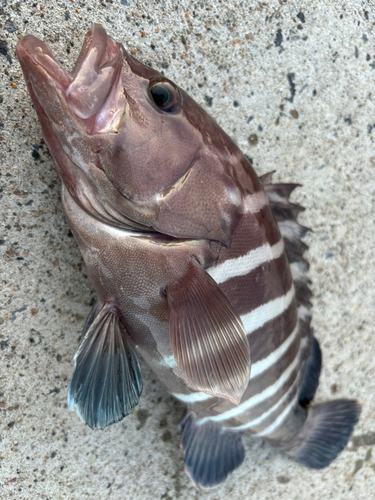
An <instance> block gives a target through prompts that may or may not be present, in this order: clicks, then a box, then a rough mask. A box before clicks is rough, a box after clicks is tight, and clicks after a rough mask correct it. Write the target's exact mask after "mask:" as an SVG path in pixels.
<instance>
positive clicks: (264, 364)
mask: <svg viewBox="0 0 375 500" xmlns="http://www.w3.org/2000/svg"><path fill="white" fill-rule="evenodd" d="M298 333H299V323H298V321H297V325H296V327H295V328H294V330H293V331H292V333H291V334H290V335H289V337H288V338H287V339H286V340H284V342H283V343H282V344H280V345H279V347H278V348H277V349H275V350H274V351H273V352H271V354H269V355H268V356H267V357H266V358H263V359H261V360H260V361H257V362H256V363H254V364H253V365H251V374H250V380H252V379H253V378H255V377H257V376H258V375H260V374H261V373H263V372H265V371H266V370H268V369H269V368H271V366H272V365H274V364H276V363H277V362H278V361H280V359H281V358H282V357H283V356H284V354H285V353H286V352H287V350H288V349H289V347H290V346H291V345H292V344H293V342H294V341H295V339H296V338H297V335H298ZM250 356H251V353H250Z"/></svg>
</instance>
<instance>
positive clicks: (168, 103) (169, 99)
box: [149, 82, 179, 113]
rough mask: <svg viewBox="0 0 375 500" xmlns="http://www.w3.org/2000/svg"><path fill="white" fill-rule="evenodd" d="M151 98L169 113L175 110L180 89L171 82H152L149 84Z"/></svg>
mask: <svg viewBox="0 0 375 500" xmlns="http://www.w3.org/2000/svg"><path fill="white" fill-rule="evenodd" d="M149 92H150V96H151V99H152V100H153V101H154V103H155V104H156V106H157V107H158V108H159V109H160V110H162V111H165V112H167V113H170V112H171V111H174V110H175V109H176V107H177V105H178V102H179V95H178V90H177V89H176V88H175V87H174V86H173V85H172V84H171V83H169V82H152V83H151V84H150V86H149Z"/></svg>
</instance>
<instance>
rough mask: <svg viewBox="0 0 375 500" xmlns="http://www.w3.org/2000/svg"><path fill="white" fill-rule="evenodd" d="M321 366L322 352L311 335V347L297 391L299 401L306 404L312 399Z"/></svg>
mask: <svg viewBox="0 0 375 500" xmlns="http://www.w3.org/2000/svg"><path fill="white" fill-rule="evenodd" d="M321 368H322V353H321V351H320V347H319V343H318V341H317V340H316V338H315V337H311V349H310V354H309V356H308V358H307V359H306V362H305V366H304V370H303V372H302V379H301V387H300V391H299V402H300V404H301V405H302V406H307V405H308V404H309V403H310V401H312V400H313V399H314V396H315V392H316V390H317V388H318V385H319V376H320V370H321Z"/></svg>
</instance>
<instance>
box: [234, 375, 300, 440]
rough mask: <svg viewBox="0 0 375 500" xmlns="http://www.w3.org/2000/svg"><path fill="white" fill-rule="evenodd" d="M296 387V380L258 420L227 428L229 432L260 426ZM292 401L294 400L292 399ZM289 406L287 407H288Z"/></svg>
mask: <svg viewBox="0 0 375 500" xmlns="http://www.w3.org/2000/svg"><path fill="white" fill-rule="evenodd" d="M296 385H297V379H296V380H295V381H294V382H293V384H292V385H291V386H290V388H289V389H288V390H287V391H286V393H285V394H283V396H282V397H281V398H280V399H279V401H278V402H277V403H276V404H275V405H274V406H272V407H271V408H270V409H269V410H267V411H265V412H264V413H263V414H262V415H260V416H259V417H258V418H255V419H254V420H250V422H246V424H243V425H239V426H238V427H228V429H229V428H230V429H231V430H234V431H243V430H245V429H248V428H249V427H255V426H257V425H260V424H261V423H262V422H263V421H264V420H266V419H267V418H268V417H269V416H270V415H271V414H272V413H273V412H274V411H276V410H277V409H278V408H280V406H282V405H283V403H284V402H285V401H286V400H287V399H288V396H289V395H290V394H291V393H292V392H293V390H294V389H295V388H296ZM293 399H294V398H293ZM288 406H289V405H288Z"/></svg>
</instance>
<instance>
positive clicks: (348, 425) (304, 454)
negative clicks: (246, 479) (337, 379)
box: [276, 399, 361, 469]
mask: <svg viewBox="0 0 375 500" xmlns="http://www.w3.org/2000/svg"><path fill="white" fill-rule="evenodd" d="M360 411H361V406H360V404H358V402H357V401H353V400H349V399H341V400H336V401H329V402H327V403H322V404H319V405H315V406H310V407H309V408H308V413H307V419H306V421H305V423H304V425H303V426H302V428H301V429H300V431H299V432H298V433H297V435H296V436H294V437H293V438H292V439H291V440H290V441H289V442H287V443H284V444H283V445H276V447H277V448H278V449H279V450H280V451H283V452H284V453H286V454H288V455H290V456H291V457H293V458H295V459H296V460H298V462H301V463H302V464H303V465H306V466H307V467H311V468H313V469H322V468H323V467H327V466H328V465H329V464H330V463H331V462H332V461H333V460H334V459H335V458H336V457H337V455H338V454H339V453H340V452H341V451H342V450H343V449H344V448H345V446H346V444H347V442H348V440H349V438H350V436H351V434H352V432H353V428H354V426H355V424H356V423H357V421H358V418H359V414H360Z"/></svg>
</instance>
